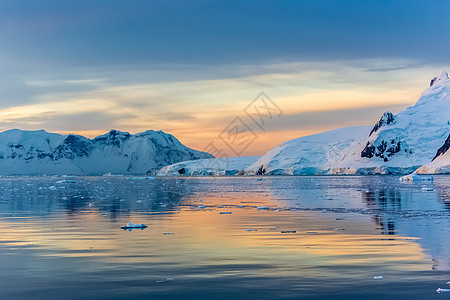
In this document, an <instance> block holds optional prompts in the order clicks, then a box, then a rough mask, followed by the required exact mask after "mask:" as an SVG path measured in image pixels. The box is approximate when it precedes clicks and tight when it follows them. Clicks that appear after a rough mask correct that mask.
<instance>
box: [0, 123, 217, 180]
mask: <svg viewBox="0 0 450 300" xmlns="http://www.w3.org/2000/svg"><path fill="white" fill-rule="evenodd" d="M212 157H213V156H212V155H211V154H208V153H205V152H200V151H197V150H193V149H190V148H188V147H186V146H185V145H183V144H182V143H181V142H180V141H179V140H177V139H176V138H175V137H174V136H172V135H171V134H167V133H164V132H162V131H153V130H149V131H145V132H141V133H138V134H134V135H133V134H130V133H128V132H121V131H117V130H111V131H110V132H108V133H107V134H104V135H100V136H98V137H96V138H94V139H89V138H86V137H84V136H81V135H73V134H69V135H60V134H57V133H49V132H46V131H44V130H38V131H22V130H18V129H13V130H8V131H5V132H2V133H0V175H58V174H59V175H61V174H71V175H103V174H105V173H113V174H152V173H153V172H154V171H156V170H158V169H160V168H161V167H163V166H166V165H170V164H173V163H177V162H180V161H185V160H195V159H202V158H212Z"/></svg>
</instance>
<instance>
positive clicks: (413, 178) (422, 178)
mask: <svg viewBox="0 0 450 300" xmlns="http://www.w3.org/2000/svg"><path fill="white" fill-rule="evenodd" d="M398 180H400V181H433V176H424V175H418V174H417V173H411V174H409V175H405V176H402V177H400V178H399V179H398Z"/></svg>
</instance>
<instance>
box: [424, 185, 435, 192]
mask: <svg viewBox="0 0 450 300" xmlns="http://www.w3.org/2000/svg"><path fill="white" fill-rule="evenodd" d="M422 192H434V189H433V188H430V187H426V186H424V187H423V188H422Z"/></svg>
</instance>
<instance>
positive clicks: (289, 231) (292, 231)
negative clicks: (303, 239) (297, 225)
mask: <svg viewBox="0 0 450 300" xmlns="http://www.w3.org/2000/svg"><path fill="white" fill-rule="evenodd" d="M296 232H297V231H295V230H283V231H281V233H296Z"/></svg>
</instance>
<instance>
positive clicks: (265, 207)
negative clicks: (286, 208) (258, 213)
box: [258, 206, 269, 209]
mask: <svg viewBox="0 0 450 300" xmlns="http://www.w3.org/2000/svg"><path fill="white" fill-rule="evenodd" d="M258 209H269V207H267V206H258Z"/></svg>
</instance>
